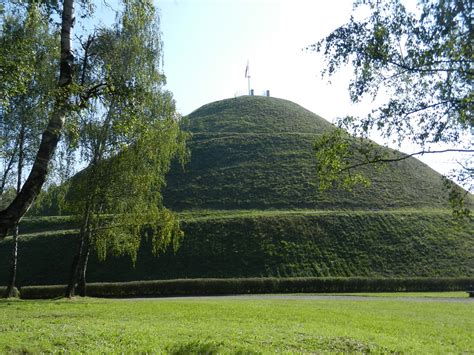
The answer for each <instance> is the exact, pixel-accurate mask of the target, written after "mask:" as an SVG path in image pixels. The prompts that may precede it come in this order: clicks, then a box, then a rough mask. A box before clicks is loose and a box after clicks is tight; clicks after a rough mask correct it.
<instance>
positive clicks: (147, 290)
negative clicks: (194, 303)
mask: <svg viewBox="0 0 474 355" xmlns="http://www.w3.org/2000/svg"><path fill="white" fill-rule="evenodd" d="M473 284H474V279H472V278H363V277H350V278H315V277H308V278H235V279H178V280H156V281H134V282H116V283H92V284H89V285H88V287H87V295H88V296H92V297H110V298H133V297H165V296H206V295H234V294H259V293H338V292H339V293H341V292H425V291H464V290H467V289H468V288H469V287H471V285H473ZM65 287H66V286H62V285H55V286H26V287H22V288H21V297H22V298H24V299H45V298H56V297H61V296H63V295H64V293H65Z"/></svg>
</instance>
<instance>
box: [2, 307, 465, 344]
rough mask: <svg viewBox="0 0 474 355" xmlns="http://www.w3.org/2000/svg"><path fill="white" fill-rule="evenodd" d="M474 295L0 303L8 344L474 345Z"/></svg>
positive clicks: (4, 337) (5, 340) (3, 328)
mask: <svg viewBox="0 0 474 355" xmlns="http://www.w3.org/2000/svg"><path fill="white" fill-rule="evenodd" d="M473 316H474V308H473V304H471V303H446V302H445V303H442V302H411V301H395V300H390V299H388V298H381V299H380V300H376V301H331V300H322V301H320V300H317V301H316V300H255V299H252V300H245V299H242V300H236V299H225V298H224V299H161V300H99V299H81V300H73V301H68V300H59V301H8V300H3V301H0V352H41V351H43V352H52V351H67V352H79V351H81V352H92V351H94V352H126V353H129V352H169V353H189V352H207V353H213V352H224V353H229V352H231V353H236V352H244V353H248V352H264V353H269V352H317V351H332V352H341V351H346V352H357V351H359V352H369V351H373V352H384V353H385V352H403V353H407V352H408V353H472V352H473V351H474V341H473V339H472V334H473V333H474V323H473V322H472V319H473Z"/></svg>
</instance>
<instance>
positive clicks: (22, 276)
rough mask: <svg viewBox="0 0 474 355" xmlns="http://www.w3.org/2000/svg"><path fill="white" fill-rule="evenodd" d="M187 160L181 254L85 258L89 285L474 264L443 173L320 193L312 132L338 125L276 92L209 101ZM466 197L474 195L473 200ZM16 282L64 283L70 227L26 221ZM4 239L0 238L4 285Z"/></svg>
mask: <svg viewBox="0 0 474 355" xmlns="http://www.w3.org/2000/svg"><path fill="white" fill-rule="evenodd" d="M187 129H188V130H189V131H191V132H192V134H193V139H192V142H191V144H190V148H191V152H192V157H191V161H190V163H189V164H188V165H186V167H185V169H184V170H183V169H182V168H181V167H179V166H175V167H174V168H173V169H172V171H171V172H170V174H169V176H168V186H167V187H166V189H165V191H164V197H165V205H166V206H167V207H170V208H172V209H174V210H176V211H180V212H179V213H180V215H181V219H182V225H183V229H184V232H185V235H186V236H185V239H184V241H183V243H182V246H181V248H180V249H179V250H178V252H177V253H176V255H174V254H173V253H171V252H170V253H167V254H165V255H163V256H161V257H159V258H156V257H154V256H153V255H151V252H150V247H149V245H147V242H146V241H145V242H144V245H143V246H142V249H141V250H140V252H139V255H138V261H137V264H136V265H135V267H134V266H133V265H132V262H131V260H130V259H129V258H128V257H121V258H110V259H108V260H107V261H106V262H99V261H98V260H97V259H96V258H92V259H91V262H90V267H89V272H88V279H89V281H91V282H121V281H134V280H156V279H179V278H229V277H348V276H361V277H462V276H471V275H472V274H473V272H474V262H473V259H472V255H474V239H473V238H472V236H473V235H474V226H473V225H472V224H464V225H458V224H456V222H455V221H453V220H452V217H451V214H450V211H449V209H447V208H446V207H447V196H446V195H447V194H446V191H445V190H444V189H443V184H442V180H441V177H440V175H439V174H437V173H436V172H435V171H433V170H432V169H431V168H429V167H428V166H426V165H425V164H423V163H421V162H419V161H418V160H416V159H413V158H410V159H406V160H403V161H400V162H398V163H397V164H394V165H392V166H390V167H389V168H387V169H385V170H384V171H383V172H382V173H381V174H378V175H373V177H372V180H373V184H372V186H371V187H370V188H368V189H356V190H354V191H353V192H347V191H339V190H330V191H326V192H324V193H323V192H320V191H318V188H317V181H316V180H315V165H316V164H317V162H316V161H315V160H314V157H313V152H312V144H313V141H314V138H315V137H316V136H317V135H318V134H322V133H324V132H327V131H328V130H331V129H333V126H332V125H331V124H330V123H328V122H327V121H325V120H324V119H322V118H321V117H319V116H317V115H315V114H313V113H311V112H309V111H307V110H305V109H303V108H302V107H300V106H298V105H296V104H294V103H292V102H289V101H285V100H281V99H275V98H268V97H250V96H243V97H238V98H235V99H228V100H223V101H218V102H214V103H211V104H208V105H205V106H203V107H201V108H200V109H198V110H196V111H194V112H193V113H192V114H191V115H190V116H189V117H188V120H187ZM471 197H472V196H471ZM21 232H22V233H23V234H25V233H26V234H27V235H26V236H22V237H21V242H20V261H19V274H18V284H19V285H20V286H22V285H34V284H64V283H65V282H66V280H67V273H68V271H69V266H70V263H71V259H72V254H73V252H74V250H75V249H74V247H75V246H74V241H75V240H76V238H77V226H75V225H74V222H73V219H72V218H70V217H35V218H33V217H32V218H30V219H26V220H25V221H24V222H23V223H22V226H21ZM9 243H10V241H9V240H8V239H7V240H5V241H2V242H0V283H1V282H6V280H7V273H6V270H8V259H9V257H8V255H9V247H8V245H9Z"/></svg>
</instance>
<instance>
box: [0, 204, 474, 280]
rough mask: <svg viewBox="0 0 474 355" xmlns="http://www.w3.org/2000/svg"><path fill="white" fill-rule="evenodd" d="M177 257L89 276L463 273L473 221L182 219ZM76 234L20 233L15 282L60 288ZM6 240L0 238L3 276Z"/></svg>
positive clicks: (403, 214)
mask: <svg viewBox="0 0 474 355" xmlns="http://www.w3.org/2000/svg"><path fill="white" fill-rule="evenodd" d="M184 218H186V220H187V221H185V222H184V223H183V228H184V230H185V233H186V238H184V240H183V243H182V246H181V248H180V249H179V250H178V252H177V253H176V255H174V254H173V253H167V254H166V255H164V256H162V257H159V258H156V257H154V256H153V255H151V253H150V248H149V246H147V245H146V243H145V245H144V247H143V248H142V249H141V250H140V253H139V256H138V261H137V264H136V267H135V268H133V266H132V263H131V261H130V259H129V258H127V257H121V258H110V259H108V260H107V261H106V262H104V263H102V262H99V261H98V260H97V259H95V258H92V260H91V263H90V267H89V274H88V279H89V281H90V282H119V281H133V280H155V279H179V278H203V277H204V278H209V277H213V278H216V277H217V278H228V277H308V276H316V277H347V276H369V277H462V276H464V277H470V276H472V275H473V272H474V261H473V259H472V255H474V240H473V238H472V235H473V234H474V230H473V226H466V225H464V226H456V225H455V224H453V221H452V219H451V216H450V214H449V212H448V211H434V210H422V211H391V212H350V211H348V212H344V211H339V212H331V211H319V212H317V211H292V212H283V211H281V212H278V211H274V212H266V213H261V212H258V211H257V212H255V211H253V212H252V211H251V212H242V211H241V212H238V213H229V212H227V213H224V212H222V213H220V214H209V215H201V216H197V217H196V216H191V215H187V216H185V217H184ZM75 238H76V234H75V232H74V231H70V232H67V231H65V232H60V231H58V232H55V233H53V234H49V235H43V234H36V235H31V236H29V237H26V236H25V237H23V238H22V241H21V244H20V253H21V254H20V255H21V258H20V263H19V271H18V272H19V273H18V284H19V285H20V286H22V285H35V284H64V283H66V280H67V272H68V270H69V265H70V261H71V258H72V254H73V251H74V244H73V243H74V240H75ZM9 243H10V241H9V240H5V241H3V242H1V243H0V280H2V281H3V282H5V281H6V280H7V273H6V271H7V270H8V267H7V265H8V251H9V247H8V244H9Z"/></svg>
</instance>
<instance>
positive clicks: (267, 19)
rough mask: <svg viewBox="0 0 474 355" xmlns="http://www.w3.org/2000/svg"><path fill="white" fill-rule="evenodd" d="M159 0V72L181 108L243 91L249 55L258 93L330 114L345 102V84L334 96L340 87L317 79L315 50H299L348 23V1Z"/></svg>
mask: <svg viewBox="0 0 474 355" xmlns="http://www.w3.org/2000/svg"><path fill="white" fill-rule="evenodd" d="M157 4H158V7H159V8H160V14H161V29H162V32H163V40H164V70H165V73H166V76H167V78H168V87H169V89H170V90H171V91H172V92H173V93H174V96H175V98H176V101H177V104H178V109H179V111H180V112H181V113H183V114H188V113H190V112H191V111H193V110H195V109H197V108H198V107H200V106H202V105H204V104H206V103H209V102H212V101H216V100H219V99H224V98H228V97H233V96H234V95H235V94H236V93H244V92H246V91H247V80H246V79H245V77H244V73H245V66H246V64H247V60H248V61H249V66H250V75H251V86H252V88H253V89H255V92H256V93H258V94H259V93H261V92H262V91H263V90H270V92H271V95H272V96H276V97H281V98H285V99H288V100H292V101H294V102H296V103H298V104H300V105H302V106H304V107H306V108H308V109H310V110H311V111H314V112H316V113H318V114H320V115H321V116H323V117H326V118H328V119H329V120H331V119H333V118H335V117H336V116H337V115H342V114H344V110H343V109H342V108H341V109H340V110H337V111H336V110H334V105H333V103H334V102H335V100H338V101H344V103H345V104H349V99H348V95H347V94H346V90H345V87H344V90H341V91H342V93H343V94H344V97H340V93H341V91H338V90H336V88H334V87H331V86H329V85H327V83H326V82H325V81H323V80H321V78H320V74H319V71H320V69H321V63H320V61H318V56H317V55H315V54H314V53H310V52H306V51H303V48H304V47H306V46H307V45H310V44H312V43H314V42H316V41H317V40H318V39H320V38H322V37H324V35H326V34H328V33H329V32H330V31H331V30H333V29H335V28H336V27H338V26H339V25H341V24H343V23H344V22H345V21H347V20H348V19H349V16H350V13H351V9H352V1H351V0H339V1H318V0H165V1H158V2H157ZM346 85H347V84H346ZM339 89H341V88H340V87H339ZM331 106H332V107H331ZM339 107H340V106H339Z"/></svg>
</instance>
